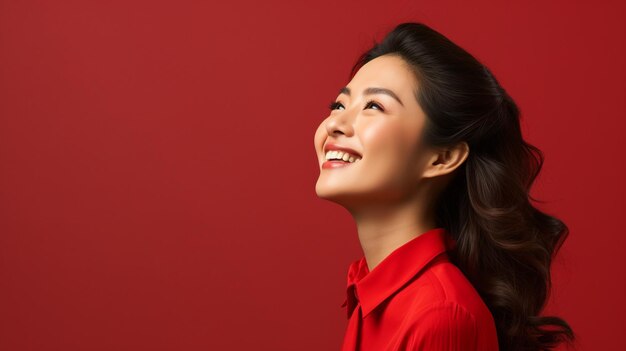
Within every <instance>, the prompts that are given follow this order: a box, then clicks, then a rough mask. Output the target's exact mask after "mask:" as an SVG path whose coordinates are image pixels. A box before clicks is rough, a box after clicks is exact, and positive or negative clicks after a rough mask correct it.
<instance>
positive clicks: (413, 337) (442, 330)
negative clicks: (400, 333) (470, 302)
mask: <svg viewBox="0 0 626 351" xmlns="http://www.w3.org/2000/svg"><path fill="white" fill-rule="evenodd" d="M416 317H417V318H415V319H414V321H415V322H414V323H413V324H412V327H411V328H409V334H408V335H407V340H406V344H407V348H406V350H411V351H461V350H463V351H478V350H479V349H480V348H479V345H478V333H479V330H478V325H477V323H476V319H475V318H474V316H473V315H472V314H471V313H470V312H469V311H467V310H466V309H465V308H463V307H462V306H461V305H459V304H457V303H455V302H448V301H447V302H442V303H437V304H435V305H431V306H429V307H427V308H425V309H424V310H423V311H421V312H419V314H418V315H417V316H416Z"/></svg>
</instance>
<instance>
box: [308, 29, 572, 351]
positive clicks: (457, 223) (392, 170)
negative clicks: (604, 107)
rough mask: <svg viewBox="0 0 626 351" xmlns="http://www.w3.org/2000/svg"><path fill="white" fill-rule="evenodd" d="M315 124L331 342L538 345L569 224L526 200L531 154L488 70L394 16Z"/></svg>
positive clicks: (361, 346)
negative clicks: (339, 245) (334, 238)
mask: <svg viewBox="0 0 626 351" xmlns="http://www.w3.org/2000/svg"><path fill="white" fill-rule="evenodd" d="M352 73H353V74H352V79H351V80H350V82H348V84H347V85H346V86H345V87H343V88H342V89H341V90H340V92H339V96H338V97H337V98H336V99H335V100H334V101H333V102H332V103H331V104H330V109H331V111H330V115H329V116H328V117H327V118H326V119H325V120H323V121H322V123H321V124H320V126H319V128H318V129H317V131H316V133H315V138H314V144H315V150H316V153H317V157H318V161H319V165H320V175H319V178H318V180H317V183H316V186H315V190H316V193H317V195H318V196H319V197H320V198H323V199H326V200H329V201H333V202H336V203H337V204H339V205H341V206H343V207H345V208H346V209H347V210H348V211H349V212H350V213H351V215H352V216H353V217H354V219H355V222H356V224H357V230H358V236H359V241H360V243H361V247H362V248H363V252H364V256H363V258H361V259H359V260H357V261H355V262H353V263H352V264H351V265H350V267H349V269H348V277H347V283H348V286H347V296H346V300H345V302H344V304H343V305H342V307H346V308H347V316H348V319H349V321H348V328H347V330H346V334H345V337H344V342H343V350H488V351H490V350H549V349H551V348H553V347H555V346H556V345H558V344H559V343H561V342H563V341H573V339H574V334H573V331H572V329H571V328H570V326H569V325H568V324H567V323H566V322H565V321H564V320H562V319H561V318H558V317H553V316H540V313H541V310H542V309H543V307H544V304H545V302H546V298H547V294H548V292H549V288H550V264H551V261H552V258H553V256H554V255H555V254H556V252H557V251H558V249H559V248H560V246H561V245H562V243H563V241H564V240H565V238H566V236H567V233H568V230H567V226H565V224H564V223H563V222H562V221H560V220H559V219H557V218H555V217H552V216H550V215H547V214H545V213H542V212H541V211H539V210H538V209H537V208H535V207H534V206H533V205H532V203H531V202H530V200H531V197H530V195H529V190H530V187H531V185H532V183H533V182H534V180H535V178H536V176H537V175H538V173H539V171H540V169H541V166H542V163H543V156H542V153H541V151H540V150H539V149H537V148H536V147H534V146H532V145H530V144H528V143H527V142H525V141H524V140H523V138H522V135H521V129H520V124H519V111H518V108H517V106H516V104H515V103H514V101H513V100H512V99H511V97H510V96H509V95H508V94H507V93H506V91H505V90H504V89H503V88H502V87H501V86H500V85H499V83H498V82H497V80H496V79H495V77H494V76H493V75H492V74H491V72H490V71H489V69H487V67H485V66H484V65H482V64H481V63H480V62H478V61H477V60H476V59H475V58H474V57H473V56H472V55H470V54H469V53H467V52H466V51H465V50H463V49H462V48H460V47H459V46H457V45H456V44H454V43H452V42H451V41H450V40H449V39H447V38H446V37H444V36H443V35H441V34H440V33H438V32H436V31H434V30H432V29H431V28H429V27H427V26H425V25H423V24H419V23H404V24H401V25H399V26H397V27H396V28H395V29H394V30H393V31H392V32H391V33H389V34H388V35H387V36H386V37H385V38H384V40H383V41H382V42H381V43H379V44H376V45H375V46H374V47H373V48H372V49H370V50H369V51H367V52H366V53H364V54H363V55H362V56H361V57H360V58H359V60H358V62H357V64H356V65H355V66H354V68H353V71H352Z"/></svg>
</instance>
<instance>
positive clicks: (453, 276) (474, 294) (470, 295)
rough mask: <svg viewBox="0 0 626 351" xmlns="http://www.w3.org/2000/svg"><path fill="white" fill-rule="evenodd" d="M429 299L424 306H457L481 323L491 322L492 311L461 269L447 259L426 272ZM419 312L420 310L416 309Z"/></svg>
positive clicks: (424, 278) (425, 278) (424, 277)
mask: <svg viewBox="0 0 626 351" xmlns="http://www.w3.org/2000/svg"><path fill="white" fill-rule="evenodd" d="M423 280H424V281H425V282H426V284H427V285H428V287H429V288H428V289H427V290H428V291H429V300H427V301H424V302H427V303H425V304H424V305H423V306H422V307H424V308H430V309H432V308H436V307H437V306H438V308H439V309H441V308H442V306H446V307H447V308H448V309H450V308H452V307H456V309H462V310H463V311H464V312H466V313H468V314H470V315H471V316H473V317H474V318H476V319H477V321H478V322H479V323H485V322H487V323H488V322H491V323H493V317H492V315H491V311H490V310H489V308H488V307H487V305H486V304H485V302H484V301H483V299H482V297H481V296H480V294H478V291H476V289H475V288H474V286H473V285H472V283H471V282H470V281H469V279H467V277H466V276H465V275H464V274H463V272H461V270H460V269H459V268H458V267H457V266H455V265H454V264H453V263H451V262H450V261H448V260H447V259H441V260H439V261H438V262H436V263H435V264H434V265H432V266H431V267H429V269H427V270H426V271H425V272H424V276H423ZM416 312H418V311H416Z"/></svg>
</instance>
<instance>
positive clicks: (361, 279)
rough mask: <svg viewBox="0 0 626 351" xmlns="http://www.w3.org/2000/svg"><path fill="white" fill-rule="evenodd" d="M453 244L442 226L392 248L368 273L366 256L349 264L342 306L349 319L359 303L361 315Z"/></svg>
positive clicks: (370, 309) (368, 311) (396, 289)
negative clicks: (346, 307)
mask: <svg viewBox="0 0 626 351" xmlns="http://www.w3.org/2000/svg"><path fill="white" fill-rule="evenodd" d="M454 245H455V241H454V239H452V238H451V237H450V235H447V232H446V231H445V229H444V228H441V227H438V228H434V229H431V230H428V231H426V232H424V233H422V234H421V235H419V236H417V237H415V238H413V239H411V240H410V241H408V242H406V243H405V244H403V245H402V246H400V247H398V248H396V249H395V250H394V251H392V252H391V253H390V254H389V255H388V256H387V257H385V259H383V260H382V261H381V262H380V263H379V264H378V265H377V266H376V267H374V269H373V270H372V271H371V272H370V271H369V269H368V267H367V262H366V261H365V257H362V258H360V259H358V260H356V261H354V262H352V263H351V264H350V267H349V269H348V279H347V280H348V286H347V297H346V300H345V301H344V303H343V304H342V305H341V307H343V306H346V305H347V306H348V311H347V312H348V318H350V315H351V314H352V311H353V310H354V308H355V307H356V304H357V300H358V301H359V302H360V303H361V308H362V312H363V318H365V317H366V316H367V315H368V314H369V313H370V312H371V311H372V310H373V309H374V308H376V307H377V306H378V305H379V304H380V303H381V302H383V301H384V300H385V299H386V298H387V297H389V296H391V295H392V294H393V293H394V292H396V291H398V290H399V289H400V288H401V287H402V286H403V285H404V284H405V283H407V282H408V281H409V280H410V279H411V278H413V277H414V276H415V275H416V274H418V273H420V271H421V270H422V269H423V268H424V267H425V266H426V265H427V264H428V263H429V262H430V261H432V260H433V259H434V258H435V257H437V256H438V255H439V254H441V253H442V252H445V251H446V250H449V249H450V248H452V247H453V246H454Z"/></svg>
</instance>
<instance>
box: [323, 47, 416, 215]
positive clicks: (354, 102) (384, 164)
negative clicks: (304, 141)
mask: <svg viewBox="0 0 626 351" xmlns="http://www.w3.org/2000/svg"><path fill="white" fill-rule="evenodd" d="M417 88H418V82H417V80H416V78H415V77H414V74H413V72H412V71H411V69H410V68H409V66H408V65H407V63H406V62H405V61H404V60H403V59H402V58H400V57H399V56H395V55H385V56H380V57H378V58H376V59H373V60H371V61H370V62H368V63H367V64H365V65H363V66H362V67H361V69H360V70H359V71H358V72H357V73H356V75H355V76H354V78H353V79H352V80H351V81H350V82H349V83H348V85H347V86H346V87H345V88H343V89H342V91H341V92H340V94H339V96H338V97H337V99H336V100H335V103H334V106H333V107H332V110H331V112H330V115H329V116H328V117H327V118H326V119H325V120H324V121H322V123H321V124H320V126H319V127H318V129H317V131H316V133H315V150H316V153H317V158H318V162H319V166H320V175H319V178H318V180H317V184H316V186H315V191H316V193H317V195H318V196H319V197H321V198H325V199H328V200H332V201H334V202H337V203H340V204H342V205H346V206H358V205H365V204H367V203H381V202H389V201H399V200H402V199H404V198H406V197H407V196H410V195H411V194H412V193H413V192H414V191H415V189H416V186H417V183H418V181H419V179H420V176H421V171H422V169H423V166H424V165H425V162H426V159H427V158H426V152H425V150H424V149H421V148H420V137H421V133H422V130H423V128H424V124H425V122H426V116H425V114H424V112H423V111H422V109H421V108H420V106H419V105H418V103H417V100H416V98H415V92H416V90H417ZM333 146H335V149H341V148H349V149H351V150H352V151H353V152H350V155H348V156H345V157H344V159H348V162H344V161H327V159H326V154H327V151H328V150H329V149H330V150H332V149H333ZM331 156H337V155H331ZM338 156H339V157H341V154H339V155H338ZM350 160H356V161H355V162H352V163H351V162H350Z"/></svg>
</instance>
